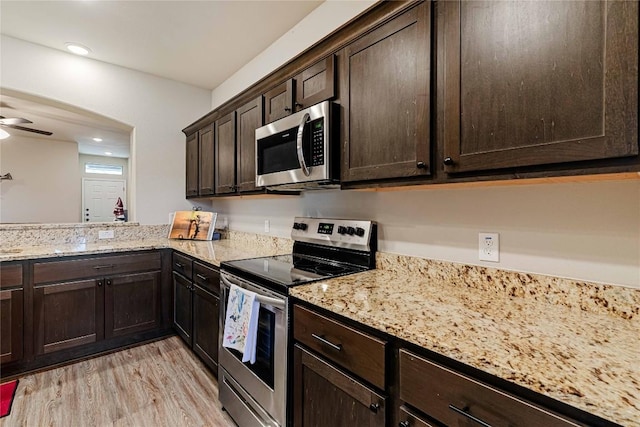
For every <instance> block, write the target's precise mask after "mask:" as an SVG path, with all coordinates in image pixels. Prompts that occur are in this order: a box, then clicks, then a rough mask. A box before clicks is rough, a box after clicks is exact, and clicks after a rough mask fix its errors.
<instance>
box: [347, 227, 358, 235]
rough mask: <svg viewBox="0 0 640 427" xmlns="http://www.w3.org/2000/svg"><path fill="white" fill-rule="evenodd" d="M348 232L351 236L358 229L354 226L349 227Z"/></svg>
mask: <svg viewBox="0 0 640 427" xmlns="http://www.w3.org/2000/svg"><path fill="white" fill-rule="evenodd" d="M347 234H348V235H349V236H353V235H354V234H356V229H355V228H353V227H347Z"/></svg>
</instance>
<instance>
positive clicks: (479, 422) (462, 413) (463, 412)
mask: <svg viewBox="0 0 640 427" xmlns="http://www.w3.org/2000/svg"><path fill="white" fill-rule="evenodd" d="M449 409H451V410H452V411H453V412H456V413H458V414H460V415H462V416H464V417H467V418H469V419H470V420H471V421H475V422H476V423H478V424H480V425H481V426H484V427H491V424H488V423H485V422H484V421H482V420H481V419H480V418H476V417H474V416H473V415H471V414H470V413H468V412H467V411H466V410H465V409H460V408H458V407H456V406H453V405H449Z"/></svg>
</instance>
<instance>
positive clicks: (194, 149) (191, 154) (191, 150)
mask: <svg viewBox="0 0 640 427" xmlns="http://www.w3.org/2000/svg"><path fill="white" fill-rule="evenodd" d="M198 155H199V154H198V134H197V133H194V134H193V135H190V136H188V137H187V147H186V169H187V175H186V183H187V186H186V189H185V193H186V195H187V197H196V196H198V184H199V175H198V173H199V170H200V165H199V164H198Z"/></svg>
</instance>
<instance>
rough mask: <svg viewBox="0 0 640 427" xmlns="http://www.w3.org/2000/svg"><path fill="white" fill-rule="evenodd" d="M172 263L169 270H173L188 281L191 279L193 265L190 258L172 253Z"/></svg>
mask: <svg viewBox="0 0 640 427" xmlns="http://www.w3.org/2000/svg"><path fill="white" fill-rule="evenodd" d="M172 261H173V263H172V267H171V268H173V271H177V272H178V273H180V274H182V275H183V276H184V277H186V278H187V279H189V280H191V279H192V278H193V264H192V261H191V258H189V257H188V256H186V255H182V254H179V253H177V252H174V253H173V260H172Z"/></svg>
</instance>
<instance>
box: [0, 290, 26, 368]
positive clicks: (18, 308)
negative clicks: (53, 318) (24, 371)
mask: <svg viewBox="0 0 640 427" xmlns="http://www.w3.org/2000/svg"><path fill="white" fill-rule="evenodd" d="M23 295H24V291H23V290H22V289H13V290H6V291H0V363H1V364H5V363H8V362H15V361H16V360H20V359H21V358H22V352H23V338H22V333H23V321H24V318H23V314H24V306H23V305H22V304H23Z"/></svg>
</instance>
